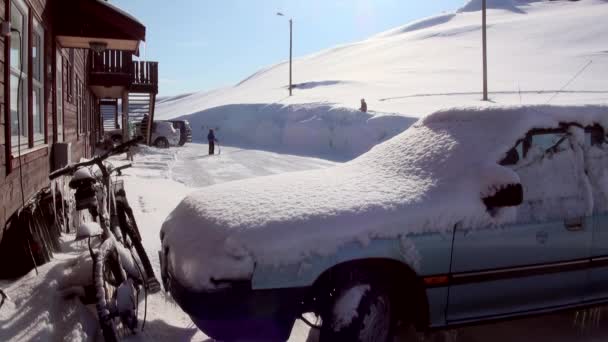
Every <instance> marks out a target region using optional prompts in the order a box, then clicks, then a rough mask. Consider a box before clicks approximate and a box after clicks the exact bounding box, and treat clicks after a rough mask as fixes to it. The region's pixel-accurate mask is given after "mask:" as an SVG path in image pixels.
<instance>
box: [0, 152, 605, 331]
mask: <svg viewBox="0 0 608 342" xmlns="http://www.w3.org/2000/svg"><path fill="white" fill-rule="evenodd" d="M206 149H207V146H206V145H199V144H187V145H186V146H185V147H184V148H171V149H168V150H155V149H146V150H144V151H142V154H140V155H137V156H136V157H135V161H134V168H132V169H130V170H128V172H127V173H126V174H127V175H126V176H125V177H124V180H125V183H126V184H125V186H126V189H127V194H128V196H129V201H130V203H131V205H132V207H133V209H134V210H135V212H136V217H137V220H138V224H139V226H140V230H141V231H142V235H143V237H144V244H145V247H146V249H147V250H148V252H149V254H150V256H151V257H152V259H153V263H154V266H155V268H156V270H157V271H158V259H157V254H156V253H157V251H158V249H159V244H160V241H159V237H158V232H159V230H160V226H161V224H162V222H163V220H164V218H165V217H166V215H167V214H168V213H169V212H170V211H171V210H172V209H173V207H175V206H176V205H177V203H178V202H179V201H180V200H181V198H182V197H183V196H184V195H185V194H186V193H188V192H189V191H191V190H192V189H194V188H198V187H202V186H205V185H209V184H214V183H220V182H226V181H230V180H235V179H242V178H248V177H257V176H263V175H268V174H272V173H280V172H290V171H298V170H302V169H312V168H322V167H327V166H330V165H332V164H334V163H333V162H328V161H324V160H321V159H314V158H303V157H294V156H288V155H277V154H274V153H268V152H261V151H255V150H239V149H233V148H223V149H222V154H221V155H219V156H213V157H208V156H206V153H205V152H206ZM72 240H73V236H72V235H66V236H64V243H63V250H64V252H63V253H61V254H57V255H56V256H55V260H54V261H53V262H51V263H49V264H47V265H44V266H42V267H40V268H39V274H38V275H36V274H35V272H34V271H32V272H30V274H28V275H27V276H25V277H23V278H21V279H19V280H17V281H15V282H6V281H2V282H0V288H3V289H5V291H6V293H7V294H8V295H9V296H10V297H11V300H10V301H8V302H7V303H5V304H4V306H3V307H2V308H1V309H0V340H1V341H95V340H96V339H97V340H100V337H99V335H98V326H97V321H96V316H95V313H94V308H93V307H85V306H84V305H82V304H81V303H80V302H79V301H78V300H77V299H64V298H62V297H61V296H59V292H58V290H59V288H61V286H62V285H65V282H66V281H65V279H66V278H69V276H70V272H73V273H76V272H75V271H74V269H75V267H74V263H75V262H78V263H80V265H79V266H80V267H81V268H84V269H87V270H90V268H88V267H89V265H88V264H87V262H86V258H83V257H82V253H83V252H85V251H86V246H85V245H84V244H83V243H81V242H73V241H72ZM84 255H86V252H85V254H84ZM76 268H77V267H76ZM142 307H143V303H142ZM600 318H601V314H600V312H599V311H597V312H591V311H585V312H580V313H579V315H578V316H576V315H575V314H574V313H568V314H560V315H550V316H543V317H538V318H532V319H525V320H521V321H516V322H506V323H500V324H493V325H486V326H480V327H471V328H465V329H460V330H457V331H450V332H448V333H441V334H434V335H431V336H430V337H427V338H426V339H425V338H423V337H421V336H417V337H415V338H416V339H415V340H418V341H436V340H437V339H439V338H447V341H453V342H482V341H489V340H492V341H499V342H501V341H505V342H506V341H513V340H516V339H519V340H522V339H523V340H545V341H563V342H570V341H585V342H596V341H598V342H599V341H604V340H605V339H606V338H607V337H608V328H606V325H605V324H603V323H604V321H602V320H601V319H600ZM309 333H310V331H309V329H308V328H307V327H306V325H304V324H303V323H302V322H299V321H298V322H297V324H296V326H295V328H294V330H293V332H292V336H291V338H290V341H293V342H296V341H297V342H303V341H316V334H315V333H314V332H313V333H311V334H310V335H309ZM408 337H411V334H409V333H407V332H403V333H401V334H400V337H399V338H398V339H397V341H406V340H409V339H407V338H408ZM126 340H127V341H208V342H211V340H210V339H208V338H207V337H206V336H205V335H204V334H202V333H201V332H200V331H198V329H196V327H195V326H194V325H193V324H192V322H191V320H190V319H189V317H188V316H187V315H186V314H184V313H183V312H182V311H181V309H180V308H179V307H178V306H176V305H175V304H174V303H173V301H172V300H171V299H170V298H167V297H165V295H164V294H163V293H158V294H155V295H152V296H149V298H148V316H147V323H146V329H145V331H144V332H143V333H140V334H138V335H136V336H131V337H129V338H127V339H126Z"/></svg>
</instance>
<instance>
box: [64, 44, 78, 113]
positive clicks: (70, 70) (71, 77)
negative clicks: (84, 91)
mask: <svg viewBox="0 0 608 342" xmlns="http://www.w3.org/2000/svg"><path fill="white" fill-rule="evenodd" d="M66 73H67V74H68V82H67V88H68V102H70V103H75V100H76V99H75V97H74V87H75V86H76V75H75V74H74V49H69V50H68V62H67V70H66Z"/></svg>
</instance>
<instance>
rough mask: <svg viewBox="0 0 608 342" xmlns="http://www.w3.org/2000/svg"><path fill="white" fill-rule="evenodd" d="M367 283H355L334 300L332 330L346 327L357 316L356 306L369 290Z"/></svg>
mask: <svg viewBox="0 0 608 342" xmlns="http://www.w3.org/2000/svg"><path fill="white" fill-rule="evenodd" d="M369 289H370V286H369V285H357V286H355V287H353V288H350V289H348V290H347V291H346V292H344V293H343V294H342V295H341V296H340V298H338V300H337V301H336V305H335V306H334V310H333V314H334V322H333V326H332V328H333V329H334V331H340V330H342V329H343V328H344V327H347V326H348V325H349V324H350V323H351V322H352V321H353V319H355V318H357V315H358V314H357V307H358V306H359V303H360V302H361V299H362V298H363V296H364V295H365V293H367V291H369Z"/></svg>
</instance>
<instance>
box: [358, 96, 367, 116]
mask: <svg viewBox="0 0 608 342" xmlns="http://www.w3.org/2000/svg"><path fill="white" fill-rule="evenodd" d="M359 110H360V111H362V112H363V113H367V103H366V102H365V99H361V108H359Z"/></svg>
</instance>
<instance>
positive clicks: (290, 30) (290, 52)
mask: <svg viewBox="0 0 608 342" xmlns="http://www.w3.org/2000/svg"><path fill="white" fill-rule="evenodd" d="M277 15H278V16H279V17H284V16H285V14H283V13H281V12H277ZM292 60H293V19H292V18H289V96H291V89H292V88H293V84H292V78H291V75H292V73H291V71H292V65H293V64H292Z"/></svg>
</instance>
